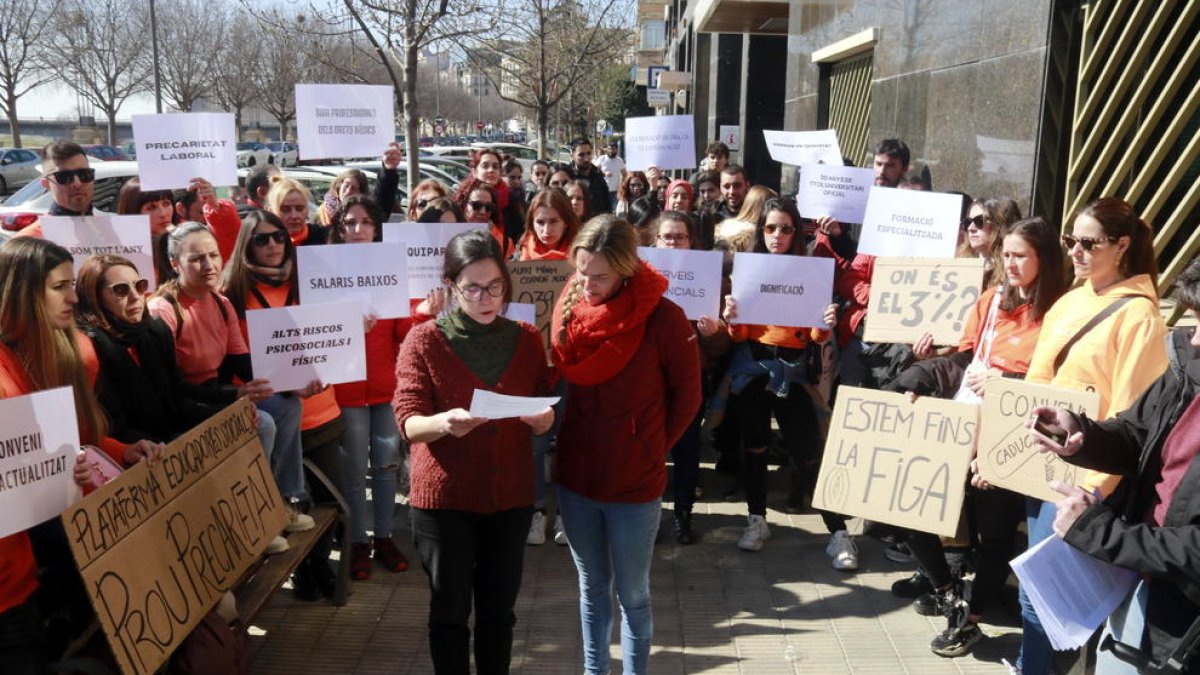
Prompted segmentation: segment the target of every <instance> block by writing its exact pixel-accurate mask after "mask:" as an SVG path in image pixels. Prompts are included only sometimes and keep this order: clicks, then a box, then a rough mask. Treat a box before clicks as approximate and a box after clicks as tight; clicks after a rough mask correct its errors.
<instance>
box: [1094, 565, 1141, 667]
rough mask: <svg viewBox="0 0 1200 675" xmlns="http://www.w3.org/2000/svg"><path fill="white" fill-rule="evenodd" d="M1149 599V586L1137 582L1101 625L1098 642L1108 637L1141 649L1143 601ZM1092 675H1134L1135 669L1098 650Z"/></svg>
mask: <svg viewBox="0 0 1200 675" xmlns="http://www.w3.org/2000/svg"><path fill="white" fill-rule="evenodd" d="M1149 598H1150V586H1149V585H1147V584H1146V582H1145V581H1140V582H1138V584H1137V585H1136V586H1134V587H1133V592H1132V593H1130V594H1129V597H1128V598H1125V602H1123V603H1121V604H1120V606H1118V607H1117V609H1116V610H1115V611H1113V613H1112V615H1111V616H1109V617H1108V621H1106V622H1105V623H1104V634H1103V635H1101V636H1100V642H1101V643H1103V642H1104V639H1105V638H1106V637H1107V636H1109V635H1111V636H1113V638H1115V639H1116V640H1117V641H1118V642H1124V643H1125V644H1127V645H1129V646H1131V647H1136V648H1141V646H1142V638H1144V637H1145V635H1146V601H1147V600H1148V599H1149ZM1096 675H1138V669H1137V668H1135V667H1133V666H1131V665H1129V664H1128V663H1125V662H1124V661H1122V660H1121V659H1118V658H1117V657H1116V656H1113V653H1112V652H1110V651H1106V650H1103V649H1101V650H1099V651H1098V652H1096Z"/></svg>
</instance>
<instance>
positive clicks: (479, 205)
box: [467, 201, 496, 211]
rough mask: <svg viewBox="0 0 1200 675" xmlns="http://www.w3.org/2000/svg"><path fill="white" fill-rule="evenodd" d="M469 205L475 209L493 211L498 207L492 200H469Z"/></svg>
mask: <svg viewBox="0 0 1200 675" xmlns="http://www.w3.org/2000/svg"><path fill="white" fill-rule="evenodd" d="M467 206H469V207H471V209H472V210H475V211H491V210H493V209H495V208H496V205H495V204H493V203H491V202H481V201H469V202H467Z"/></svg>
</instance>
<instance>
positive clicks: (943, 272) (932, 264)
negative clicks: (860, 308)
mask: <svg viewBox="0 0 1200 675" xmlns="http://www.w3.org/2000/svg"><path fill="white" fill-rule="evenodd" d="M982 285H983V260H982V259H980V258H926V259H921V258H877V259H876V260H875V271H874V273H873V275H872V277H871V298H870V301H869V302H868V304H867V323H866V332H865V333H864V335H863V339H864V340H866V341H867V342H901V343H909V344H911V343H912V342H914V341H916V340H917V338H919V337H921V335H922V334H924V333H926V332H929V333H932V334H933V342H934V344H939V345H957V344H958V342H959V338H960V337H961V336H962V332H963V328H965V327H966V325H967V317H968V316H970V313H971V310H972V308H974V306H975V303H976V301H978V300H979V295H980V292H981V287H982Z"/></svg>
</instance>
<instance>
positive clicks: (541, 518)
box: [525, 511, 546, 546]
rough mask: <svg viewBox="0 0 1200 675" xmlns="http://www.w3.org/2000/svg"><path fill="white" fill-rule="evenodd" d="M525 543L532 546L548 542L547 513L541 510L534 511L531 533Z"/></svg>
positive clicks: (530, 523)
mask: <svg viewBox="0 0 1200 675" xmlns="http://www.w3.org/2000/svg"><path fill="white" fill-rule="evenodd" d="M525 543H526V544H529V545H530V546H541V545H542V544H544V543H546V514H544V513H542V512H541V511H534V512H533V520H531V521H530V522H529V534H528V535H526V536H525Z"/></svg>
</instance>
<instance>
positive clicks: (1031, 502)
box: [1017, 497, 1055, 675]
mask: <svg viewBox="0 0 1200 675" xmlns="http://www.w3.org/2000/svg"><path fill="white" fill-rule="evenodd" d="M1054 512H1055V511H1054V504H1051V503H1050V502H1044V501H1042V500H1040V499H1034V498H1032V497H1026V498H1025V513H1026V516H1027V518H1026V525H1028V527H1029V547H1030V548H1033V546H1034V545H1035V544H1037V543H1039V542H1041V541H1042V540H1043V539H1046V538H1047V537H1052V536H1054ZM1020 594H1021V595H1020V597H1021V655H1020V656H1018V657H1017V667H1018V668H1020V669H1021V673H1022V675H1050V673H1052V672H1054V671H1053V666H1054V648H1053V647H1051V646H1050V638H1048V637H1046V630H1045V629H1044V628H1042V621H1041V619H1038V615H1037V612H1035V611H1033V604H1032V603H1031V602H1029V597H1028V596H1026V595H1025V589H1024V588H1021V589H1020Z"/></svg>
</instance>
